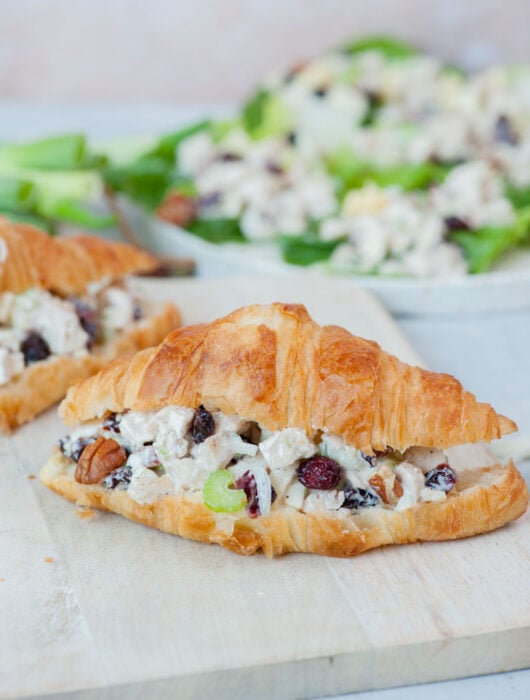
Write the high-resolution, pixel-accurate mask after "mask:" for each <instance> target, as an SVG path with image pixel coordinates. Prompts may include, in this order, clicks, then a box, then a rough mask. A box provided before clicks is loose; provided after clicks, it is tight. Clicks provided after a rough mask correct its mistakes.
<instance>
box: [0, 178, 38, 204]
mask: <svg viewBox="0 0 530 700" xmlns="http://www.w3.org/2000/svg"><path fill="white" fill-rule="evenodd" d="M35 201H36V193H35V186H34V184H33V183H32V182H29V181H28V180H15V179H13V178H2V177H0V208H2V209H11V210H14V211H29V210H30V209H32V207H33V206H34V205H35Z"/></svg>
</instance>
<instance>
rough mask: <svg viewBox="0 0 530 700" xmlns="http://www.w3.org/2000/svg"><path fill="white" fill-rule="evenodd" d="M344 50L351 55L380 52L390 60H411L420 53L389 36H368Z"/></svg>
mask: <svg viewBox="0 0 530 700" xmlns="http://www.w3.org/2000/svg"><path fill="white" fill-rule="evenodd" d="M343 48H344V50H345V51H346V52H347V53H350V54H356V53H363V52H364V51H379V52H381V53H382V54H384V56H385V57H386V58H388V59H402V58H410V57H411V56H415V55H417V53H418V50H417V49H416V48H415V47H414V46H412V44H408V43H407V42H406V41H402V40H401V39H393V38H392V37H389V36H367V37H365V38H363V39H357V40H356V41H352V42H351V43H349V44H346V45H345V46H344V47H343Z"/></svg>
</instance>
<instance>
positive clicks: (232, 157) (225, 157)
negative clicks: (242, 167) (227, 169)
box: [218, 153, 242, 163]
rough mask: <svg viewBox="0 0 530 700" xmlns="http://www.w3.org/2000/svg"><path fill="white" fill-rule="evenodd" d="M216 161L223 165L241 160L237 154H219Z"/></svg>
mask: <svg viewBox="0 0 530 700" xmlns="http://www.w3.org/2000/svg"><path fill="white" fill-rule="evenodd" d="M218 160H220V161H222V162H223V163H236V162H237V161H238V160H242V158H241V156H240V155H239V154H237V153H221V155H220V156H219V158H218Z"/></svg>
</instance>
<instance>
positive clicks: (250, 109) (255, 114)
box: [242, 88, 271, 134]
mask: <svg viewBox="0 0 530 700" xmlns="http://www.w3.org/2000/svg"><path fill="white" fill-rule="evenodd" d="M270 96H271V93H270V92H269V91H268V90H263V89H262V88H260V89H259V90H257V91H256V92H255V93H254V94H253V95H252V96H251V97H250V99H249V100H248V101H247V102H246V103H245V104H244V105H243V109H242V117H243V126H244V127H245V129H246V130H247V131H248V132H249V133H250V134H252V133H253V132H254V131H255V130H256V129H258V128H259V127H260V126H261V125H262V123H263V120H264V118H265V105H266V104H267V101H268V100H269V98H270Z"/></svg>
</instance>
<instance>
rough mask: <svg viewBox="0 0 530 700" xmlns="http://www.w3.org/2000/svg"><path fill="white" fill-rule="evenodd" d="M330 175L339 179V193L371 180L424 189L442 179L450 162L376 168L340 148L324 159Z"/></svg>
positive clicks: (383, 183) (408, 188)
mask: <svg viewBox="0 0 530 700" xmlns="http://www.w3.org/2000/svg"><path fill="white" fill-rule="evenodd" d="M326 165H327V169H328V172H329V173H330V175H334V176H335V177H336V178H337V179H338V181H339V185H340V187H339V196H343V195H344V194H345V193H346V192H347V191H348V190H351V189H357V188H359V187H362V186H363V185H365V184H366V183H367V182H374V183H375V184H376V185H379V186H380V187H390V186H391V185H398V186H399V187H401V188H402V189H403V190H404V191H406V192H410V191H411V190H424V189H427V188H428V187H430V186H431V185H433V184H436V183H438V182H442V181H443V180H444V178H445V177H446V176H447V174H448V173H449V171H450V170H451V167H452V166H451V165H446V164H440V163H430V162H427V163H418V164H413V163H410V164H403V165H399V166H395V167H393V168H377V167H376V166H374V165H373V164H371V163H366V162H364V161H361V160H359V159H357V158H356V157H355V156H354V155H353V153H352V152H351V151H350V150H349V149H345V148H341V149H339V150H337V151H335V153H332V154H331V155H330V156H328V157H327V159H326Z"/></svg>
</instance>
